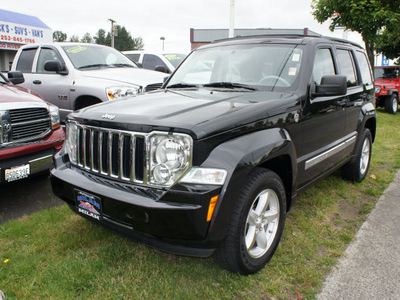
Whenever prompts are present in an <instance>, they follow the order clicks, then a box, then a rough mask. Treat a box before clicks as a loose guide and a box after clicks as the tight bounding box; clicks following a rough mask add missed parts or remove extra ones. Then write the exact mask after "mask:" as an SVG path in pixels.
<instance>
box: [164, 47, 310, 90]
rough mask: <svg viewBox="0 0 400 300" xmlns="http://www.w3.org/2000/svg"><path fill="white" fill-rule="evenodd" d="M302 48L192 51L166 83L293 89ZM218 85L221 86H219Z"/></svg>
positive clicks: (218, 48)
mask: <svg viewBox="0 0 400 300" xmlns="http://www.w3.org/2000/svg"><path fill="white" fill-rule="evenodd" d="M302 55H303V51H302V50H301V49H300V48H299V47H298V45H264V44H263V45H260V44H256V45H255V44H251V45H240V46H238V45H234V46H221V47H215V48H206V49H202V50H197V51H194V52H193V53H192V54H191V55H190V56H189V57H188V58H187V59H186V61H185V63H184V64H182V65H181V67H180V68H179V69H178V70H177V72H176V73H175V74H174V76H173V77H172V78H171V80H170V82H169V83H168V86H174V85H175V86H193V85H196V86H199V85H202V86H203V85H210V84H211V85H212V84H215V83H234V84H237V85H243V86H244V85H246V86H251V87H254V88H256V89H268V90H271V89H274V88H278V89H282V90H286V89H293V88H294V87H295V85H296V84H297V82H298V78H299V73H300V68H301V62H302ZM220 86H221V85H220Z"/></svg>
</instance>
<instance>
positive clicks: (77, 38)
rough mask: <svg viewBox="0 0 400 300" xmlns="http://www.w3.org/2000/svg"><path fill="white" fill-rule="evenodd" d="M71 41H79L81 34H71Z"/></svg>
mask: <svg viewBox="0 0 400 300" xmlns="http://www.w3.org/2000/svg"><path fill="white" fill-rule="evenodd" d="M69 41H70V42H73V43H78V42H79V36H77V35H73V36H71V38H70V39H69Z"/></svg>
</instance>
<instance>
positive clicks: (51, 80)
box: [12, 43, 165, 121]
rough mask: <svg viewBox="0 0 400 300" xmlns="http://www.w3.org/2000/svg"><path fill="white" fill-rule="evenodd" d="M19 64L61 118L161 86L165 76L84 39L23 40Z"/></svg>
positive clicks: (16, 65) (27, 83)
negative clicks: (23, 44)
mask: <svg viewBox="0 0 400 300" xmlns="http://www.w3.org/2000/svg"><path fill="white" fill-rule="evenodd" d="M15 70H18V71H21V72H23V74H24V76H25V83H24V84H22V86H23V87H25V88H28V89H30V90H32V91H34V92H36V93H38V94H39V95H41V96H42V97H43V98H44V99H45V100H46V101H48V102H50V103H52V104H54V105H57V106H58V107H59V108H60V115H61V119H62V121H63V120H65V117H66V116H67V114H68V113H70V112H71V111H73V110H77V109H81V108H83V107H86V106H89V105H92V104H96V103H100V102H102V101H108V100H115V99H124V98H126V97H128V96H130V95H136V94H140V93H142V92H148V91H152V90H155V89H158V88H160V87H161V85H162V83H163V81H164V77H165V74H163V73H160V72H155V71H149V70H143V69H141V68H139V67H138V66H137V65H136V64H134V63H132V62H131V61H130V60H129V59H127V58H126V57H125V56H124V55H123V54H121V52H119V51H117V50H115V49H113V48H110V47H106V46H102V45H94V44H86V43H49V44H40V45H39V44H31V45H25V46H23V47H21V48H20V49H19V50H18V52H17V54H16V56H15V59H14V61H13V65H12V71H15Z"/></svg>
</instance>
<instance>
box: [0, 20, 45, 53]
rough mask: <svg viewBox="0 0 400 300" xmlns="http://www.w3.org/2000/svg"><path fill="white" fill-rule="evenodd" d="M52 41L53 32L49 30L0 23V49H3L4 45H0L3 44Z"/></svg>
mask: <svg viewBox="0 0 400 300" xmlns="http://www.w3.org/2000/svg"><path fill="white" fill-rule="evenodd" d="M52 41H53V31H52V30H51V29H50V28H40V27H33V26H28V25H21V24H16V23H10V22H4V21H0V45H1V46H0V47H1V48H4V45H2V44H3V43H11V44H33V43H42V42H43V43H47V42H52ZM14 49H15V48H14Z"/></svg>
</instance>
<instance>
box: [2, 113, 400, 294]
mask: <svg viewBox="0 0 400 300" xmlns="http://www.w3.org/2000/svg"><path fill="white" fill-rule="evenodd" d="M399 124H400V114H397V115H395V116H393V115H389V114H385V113H383V112H381V111H380V112H379V113H378V132H377V137H376V141H375V143H374V145H373V157H372V164H371V168H370V171H369V174H368V177H367V178H366V180H364V181H363V182H362V183H359V184H352V183H349V182H346V181H344V180H342V179H341V177H340V172H336V173H334V174H332V175H331V176H329V177H327V178H326V179H324V180H323V181H320V182H319V183H318V184H317V185H315V186H313V187H312V188H310V189H308V190H306V191H305V192H303V193H302V194H300V195H299V197H298V198H297V201H296V202H295V204H294V206H293V208H292V210H291V211H290V212H289V214H288V217H287V223H286V227H285V231H284V235H283V238H282V241H281V244H280V246H279V248H278V251H277V252H276V254H275V256H274V257H273V258H272V260H271V261H270V263H269V264H268V265H267V266H266V268H264V269H263V270H262V271H261V272H259V273H258V274H255V275H252V276H240V275H236V274H230V273H228V272H227V271H225V270H222V269H221V268H219V267H218V266H217V265H216V264H215V263H214V262H213V260H212V259H197V258H187V257H179V256H174V255H169V254H165V253H162V252H160V251H157V250H153V249H150V248H147V247H145V246H143V245H140V244H137V243H134V242H132V241H130V240H128V239H125V238H122V237H120V236H118V235H115V234H113V233H111V232H109V231H107V230H105V229H102V228H100V227H98V226H95V225H93V224H91V223H90V222H88V221H86V220H84V219H83V218H81V217H79V216H77V215H75V214H73V213H72V212H71V211H70V210H69V209H68V208H67V207H66V206H61V207H57V208H52V209H48V210H45V211H42V212H39V213H35V214H33V215H31V216H28V217H24V218H22V219H19V220H14V221H11V222H8V223H6V224H3V225H1V226H0V290H2V291H3V292H4V293H5V294H6V298H7V300H8V299H157V298H159V299H189V298H190V299H298V296H297V292H298V293H299V294H300V296H301V298H302V299H313V298H315V295H316V294H317V293H318V292H319V291H320V290H321V288H322V283H323V281H324V279H325V278H326V276H327V275H328V274H329V272H330V271H331V270H332V268H333V266H334V265H335V264H336V263H337V260H338V259H339V258H340V257H341V256H342V255H343V252H344V250H345V248H346V246H347V245H348V244H349V243H350V241H351V240H352V239H353V238H354V236H355V234H356V232H357V230H358V228H359V227H360V226H361V224H362V223H363V221H364V220H365V218H366V217H367V215H368V213H370V212H371V210H372V209H373V208H374V206H375V203H376V201H377V200H378V198H379V196H380V195H381V194H382V192H383V191H384V190H385V188H386V187H387V186H388V184H389V183H390V182H391V181H392V180H393V178H394V175H395V173H396V171H397V169H399V168H400V155H399V150H400V131H399V129H398V128H399Z"/></svg>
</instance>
